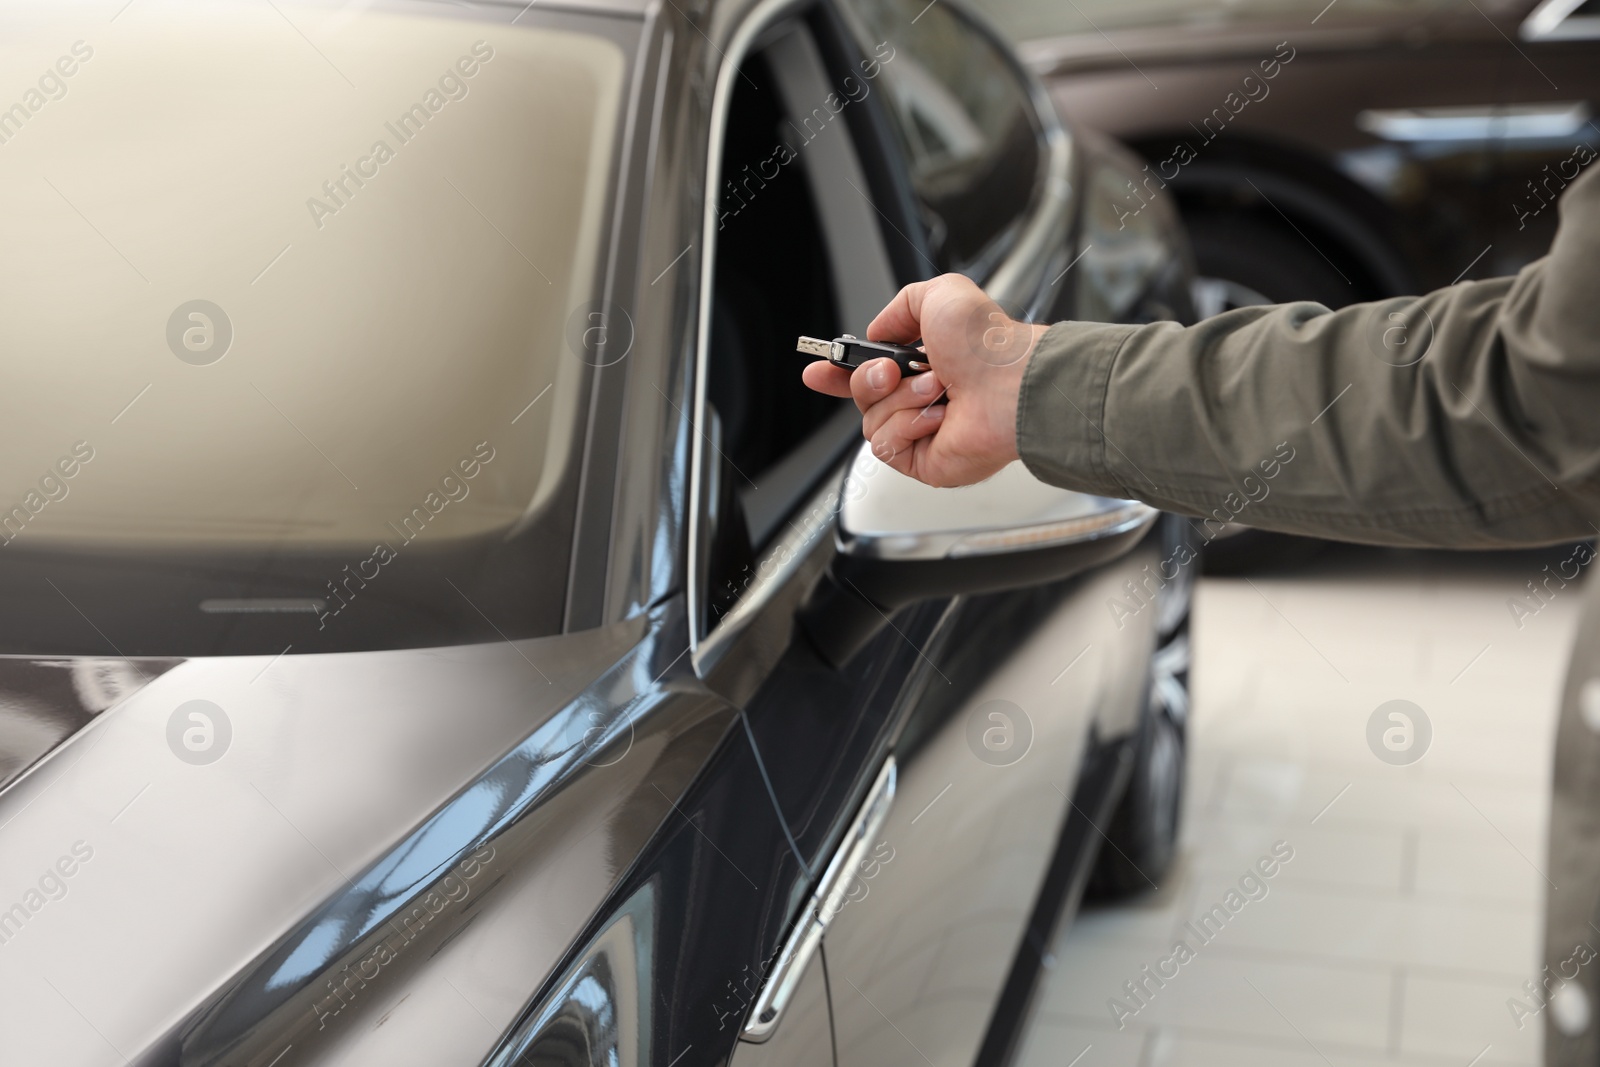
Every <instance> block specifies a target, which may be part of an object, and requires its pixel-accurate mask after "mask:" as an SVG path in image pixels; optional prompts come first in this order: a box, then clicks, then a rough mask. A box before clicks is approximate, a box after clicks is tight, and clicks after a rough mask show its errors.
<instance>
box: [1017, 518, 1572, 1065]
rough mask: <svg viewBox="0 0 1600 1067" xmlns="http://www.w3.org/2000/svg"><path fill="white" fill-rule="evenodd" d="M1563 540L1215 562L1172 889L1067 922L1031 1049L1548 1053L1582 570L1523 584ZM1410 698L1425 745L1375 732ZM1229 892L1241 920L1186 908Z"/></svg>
mask: <svg viewBox="0 0 1600 1067" xmlns="http://www.w3.org/2000/svg"><path fill="white" fill-rule="evenodd" d="M1562 558H1565V553H1563V552H1561V551H1560V550H1556V549H1550V550H1546V551H1543V552H1529V553H1516V554H1506V555H1497V556H1492V555H1459V554H1445V553H1411V552H1389V551H1380V550H1364V549H1352V548H1345V547H1342V546H1341V547H1338V548H1336V549H1334V550H1332V551H1331V552H1330V553H1328V554H1327V555H1325V556H1324V557H1322V558H1320V559H1319V560H1318V561H1316V562H1314V563H1312V564H1309V565H1307V566H1304V567H1301V568H1299V569H1298V570H1296V571H1294V572H1290V573H1283V574H1262V575H1258V576H1252V577H1250V578H1248V579H1242V578H1228V579H1210V578H1208V579H1205V580H1203V581H1202V583H1201V584H1200V586H1199V591H1198V594H1197V600H1196V607H1195V612H1196V614H1195V667H1194V679H1193V680H1194V710H1193V720H1192V723H1191V726H1190V734H1189V736H1190V744H1191V755H1190V764H1189V773H1190V779H1189V788H1188V794H1187V803H1188V810H1187V811H1186V813H1185V826H1184V831H1183V839H1184V844H1183V851H1182V856H1181V859H1180V860H1179V862H1178V863H1177V865H1176V866H1175V868H1174V870H1173V871H1172V872H1171V874H1170V875H1169V876H1168V877H1167V878H1166V879H1164V880H1163V884H1162V885H1161V886H1160V887H1159V890H1158V891H1152V892H1150V893H1149V894H1148V895H1147V896H1146V897H1144V898H1141V899H1139V900H1136V901H1134V902H1133V903H1131V904H1128V905H1123V906H1116V907H1102V908H1091V909H1086V910H1085V911H1084V912H1083V913H1082V914H1080V916H1079V917H1078V920H1077V921H1076V922H1075V923H1074V924H1072V925H1071V927H1070V928H1069V929H1066V930H1064V931H1062V933H1061V935H1060V936H1059V937H1058V939H1057V941H1056V944H1055V945H1054V946H1053V955H1054V962H1053V966H1052V967H1051V969H1050V970H1049V971H1048V972H1047V973H1046V975H1045V976H1044V977H1043V979H1042V988H1041V992H1040V997H1039V1001H1038V1004H1037V1007H1036V1010H1035V1015H1034V1018H1033V1020H1032V1021H1031V1023H1030V1029H1029V1032H1028V1035H1027V1037H1026V1040H1025V1045H1024V1049H1023V1054H1022V1057H1021V1063H1022V1064H1024V1065H1025V1067H1045V1065H1049V1067H1069V1065H1070V1067H1101V1065H1110V1064H1128V1065H1139V1067H1157V1065H1172V1064H1181V1065H1185V1067H1200V1065H1211V1064H1227V1065H1230V1067H1255V1065H1262V1067H1267V1065H1271V1067H1302V1065H1304V1067H1331V1065H1337V1067H1344V1065H1345V1064H1371V1063H1377V1062H1380V1061H1381V1062H1384V1063H1388V1064H1404V1065H1409V1064H1428V1065H1439V1067H1444V1065H1453V1067H1467V1064H1468V1063H1469V1062H1470V1063H1472V1064H1473V1065H1474V1067H1500V1065H1505V1064H1528V1065H1533V1064H1536V1063H1538V1060H1539V1048H1540V1036H1539V1034H1540V1022H1541V1020H1540V1019H1537V1018H1535V1019H1533V1020H1531V1021H1526V1020H1525V1022H1524V1025H1523V1027H1522V1028H1521V1029H1520V1030H1519V1029H1518V1027H1517V1025H1516V1021H1515V1020H1514V1018H1513V1014H1512V1012H1511V1010H1510V1009H1509V1008H1508V1006H1507V1001H1508V999H1509V998H1512V997H1522V996H1523V994H1522V989H1521V986H1522V983H1523V982H1524V981H1527V980H1529V979H1531V978H1534V977H1535V976H1536V975H1537V973H1538V971H1539V968H1540V966H1541V965H1542V961H1541V960H1539V958H1538V951H1537V941H1538V938H1539V930H1540V916H1541V913H1542V908H1543V899H1544V897H1543V892H1544V889H1545V888H1546V886H1545V879H1544V876H1543V875H1542V874H1541V873H1540V868H1542V867H1543V866H1544V850H1545V839H1544V834H1545V821H1546V816H1547V811H1548V805H1549V801H1548V795H1547V791H1548V787H1549V762H1550V743H1551V738H1552V736H1553V733H1554V726H1555V714H1556V704H1557V698H1558V695H1559V692H1560V684H1561V679H1562V674H1563V669H1564V665H1565V663H1566V658H1567V653H1568V650H1569V647H1570V644H1571V641H1572V636H1573V630H1574V627H1575V625H1576V621H1577V607H1578V603H1577V602H1578V594H1577V593H1576V591H1575V587H1574V588H1572V589H1569V590H1567V591H1565V592H1564V593H1563V594H1561V595H1560V596H1558V597H1557V598H1556V599H1555V600H1554V601H1553V602H1552V603H1550V604H1549V605H1548V606H1546V607H1545V608H1543V610H1541V611H1540V612H1539V613H1538V614H1537V615H1535V616H1533V617H1531V618H1525V619H1523V620H1522V622H1523V625H1522V627H1521V629H1520V630H1519V629H1518V627H1517V623H1516V620H1515V619H1514V618H1513V616H1512V614H1511V612H1510V610H1509V609H1508V607H1507V605H1506V600H1507V598H1508V597H1513V596H1515V595H1516V594H1517V593H1518V592H1520V591H1523V589H1524V583H1525V582H1527V581H1528V580H1529V579H1531V578H1534V577H1536V576H1539V577H1542V571H1541V568H1542V567H1543V566H1544V565H1545V564H1546V563H1552V564H1553V563H1554V562H1556V561H1558V560H1559V559H1562ZM1397 699H1398V700H1408V701H1411V702H1413V703H1414V704H1415V705H1417V706H1419V707H1420V708H1421V709H1423V713H1424V714H1425V715H1426V717H1427V720H1428V722H1429V723H1431V728H1432V737H1431V741H1430V742H1428V743H1427V750H1426V754H1425V755H1424V756H1423V757H1422V758H1421V759H1419V760H1417V761H1415V762H1413V763H1411V764H1410V765H1403V766H1397V765H1391V764H1390V763H1389V762H1386V761H1385V760H1383V759H1380V758H1379V756H1378V755H1376V754H1375V752H1378V751H1384V744H1383V742H1382V741H1381V740H1377V741H1375V742H1374V743H1373V746H1369V742H1368V720H1369V717H1371V716H1372V715H1373V712H1374V711H1375V710H1376V709H1377V708H1378V707H1379V705H1382V704H1384V703H1385V702H1387V701H1390V700H1397ZM1402 710H1404V709H1402ZM1412 718H1413V719H1415V718H1417V717H1416V716H1412ZM1384 722H1385V723H1386V724H1387V723H1391V722H1394V723H1403V722H1404V720H1389V719H1387V718H1386V717H1385V718H1384ZM1400 728H1401V729H1402V733H1401V734H1397V735H1394V737H1393V739H1392V744H1391V746H1390V747H1398V748H1401V749H1402V753H1401V755H1400V756H1399V757H1396V756H1394V755H1393V754H1390V758H1391V759H1394V758H1404V755H1405V753H1404V751H1403V749H1404V745H1405V743H1406V740H1407V738H1406V736H1405V734H1404V732H1403V726H1402V727H1400ZM1423 733H1424V731H1423V730H1422V729H1421V728H1420V724H1413V726H1412V733H1411V737H1410V739H1409V740H1410V742H1411V744H1412V745H1414V746H1419V745H1420V744H1422V738H1423ZM1376 734H1377V736H1379V737H1380V738H1381V736H1382V729H1381V728H1380V729H1378V730H1376ZM1280 842H1281V844H1280ZM1275 846H1276V848H1277V849H1278V853H1279V857H1280V858H1281V856H1283V855H1286V854H1289V852H1290V850H1292V858H1290V859H1288V860H1287V861H1286V862H1281V863H1279V862H1276V861H1275V858H1274V857H1273V850H1274V847H1275ZM1262 860H1266V861H1267V862H1266V863H1265V864H1263V865H1262V867H1261V869H1264V870H1268V871H1271V872H1272V876H1271V877H1268V878H1263V877H1261V876H1260V870H1258V869H1257V864H1258V862H1259V861H1262ZM1252 872H1255V874H1254V876H1252ZM1241 879H1243V880H1244V883H1245V884H1244V887H1243V891H1241V892H1239V893H1237V894H1236V895H1235V896H1233V897H1232V899H1231V901H1230V900H1229V899H1228V894H1229V892H1230V891H1231V890H1236V889H1237V887H1239V885H1240V882H1241ZM1230 903H1231V904H1232V906H1233V907H1235V908H1236V909H1237V911H1236V912H1231V911H1230V910H1229V909H1228V908H1222V910H1221V911H1220V912H1219V913H1218V914H1220V915H1221V916H1223V917H1225V918H1226V922H1225V923H1224V922H1223V921H1221V920H1219V919H1213V920H1212V921H1211V922H1210V923H1208V924H1207V925H1206V926H1205V928H1204V930H1203V931H1200V932H1199V933H1198V934H1197V933H1196V932H1195V930H1196V928H1195V927H1186V926H1185V925H1184V924H1185V923H1186V922H1189V921H1191V920H1196V921H1197V920H1198V918H1199V916H1200V915H1201V914H1202V913H1209V912H1211V909H1212V908H1213V907H1216V906H1220V905H1224V904H1230ZM1180 937H1182V938H1184V939H1185V941H1186V943H1187V945H1188V946H1189V950H1188V951H1187V952H1186V953H1180V954H1175V953H1174V942H1175V941H1176V940H1178V939H1179V938H1180ZM1147 966H1148V967H1150V968H1152V970H1151V972H1150V974H1152V975H1154V976H1155V977H1154V978H1146V977H1145V972H1144V971H1143V970H1142V969H1143V968H1145V967H1147ZM1161 974H1167V975H1171V977H1169V978H1166V979H1161V978H1160V975H1161ZM1128 982H1134V983H1142V989H1143V998H1142V999H1136V998H1135V997H1133V996H1132V995H1130V993H1129V992H1128V991H1127V989H1125V988H1124V983H1128ZM1158 982H1160V983H1161V984H1160V985H1158V984H1157V983H1158ZM1113 998H1115V999H1116V1003H1113ZM1119 1022H1120V1024H1121V1026H1120V1028H1119ZM1475 1057H1476V1058H1475Z"/></svg>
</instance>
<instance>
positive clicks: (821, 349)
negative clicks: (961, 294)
mask: <svg viewBox="0 0 1600 1067" xmlns="http://www.w3.org/2000/svg"><path fill="white" fill-rule="evenodd" d="M795 351H797V352H802V353H804V354H806V355H808V356H815V357H817V358H818V359H825V360H827V361H828V362H829V363H832V364H833V365H834V366H836V367H843V368H844V369H845V370H850V371H853V370H855V369H856V368H857V367H859V366H861V365H862V364H863V363H866V362H867V361H868V360H873V359H878V358H879V357H882V356H887V357H888V358H890V359H892V360H894V361H895V362H896V363H897V364H899V366H900V375H901V376H902V377H907V376H910V375H912V374H921V373H922V372H923V371H925V370H930V369H932V368H931V367H930V366H929V364H928V363H927V362H926V360H927V358H928V354H927V353H926V352H919V351H918V350H917V349H915V348H910V347H907V346H906V345H892V344H889V343H887V342H885V341H863V340H861V339H860V338H859V337H855V336H852V335H851V334H848V333H847V334H844V335H842V336H839V337H835V338H834V339H833V340H831V341H824V340H821V339H820V338H816V337H802V338H800V340H799V342H798V343H797V344H796V345H795Z"/></svg>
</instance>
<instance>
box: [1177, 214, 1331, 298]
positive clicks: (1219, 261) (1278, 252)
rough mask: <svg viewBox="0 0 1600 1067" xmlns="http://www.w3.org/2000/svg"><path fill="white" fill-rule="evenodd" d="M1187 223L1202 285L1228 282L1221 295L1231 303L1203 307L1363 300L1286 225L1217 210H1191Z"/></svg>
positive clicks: (1314, 247)
mask: <svg viewBox="0 0 1600 1067" xmlns="http://www.w3.org/2000/svg"><path fill="white" fill-rule="evenodd" d="M1184 224H1185V228H1186V229H1187V230H1188V231H1189V243H1190V245H1191V246H1192V247H1193V249H1194V262H1195V273H1196V275H1198V277H1199V279H1200V280H1201V283H1202V286H1203V285H1204V283H1205V282H1206V281H1218V282H1222V283H1224V284H1225V286H1226V288H1224V290H1223V292H1222V294H1221V295H1222V298H1223V300H1224V302H1225V304H1226V305H1227V306H1225V307H1223V308H1221V309H1214V308H1213V309H1202V310H1228V309H1229V308H1231V307H1243V306H1246V305H1248V304H1251V303H1256V304H1282V303H1286V302H1288V301H1291V300H1315V301H1316V302H1317V303H1319V304H1324V305H1326V306H1328V307H1330V308H1341V307H1344V306H1345V305H1346V304H1353V303H1355V302H1356V301H1358V300H1360V299H1362V293H1361V291H1360V290H1359V289H1357V288H1356V287H1355V285H1353V284H1351V282H1350V281H1349V280H1347V279H1346V278H1345V277H1343V276H1342V275H1341V274H1340V273H1339V270H1338V269H1336V268H1335V267H1334V265H1333V264H1332V263H1330V262H1328V261H1327V260H1326V259H1324V258H1323V254H1322V253H1321V252H1319V251H1318V250H1317V248H1316V246H1315V245H1313V244H1312V243H1311V242H1310V241H1308V240H1307V239H1306V238H1304V237H1302V236H1301V235H1300V234H1298V233H1296V232H1295V231H1294V230H1293V229H1291V228H1289V226H1288V225H1287V224H1278V225H1274V224H1272V223H1270V222H1267V221H1264V220H1262V219H1261V218H1259V217H1257V216H1255V215H1251V214H1248V213H1242V212H1218V211H1197V212H1192V213H1191V214H1189V215H1186V216H1185V217H1184ZM1202 291H1203V290H1202ZM1197 295H1198V294H1197ZM1252 297H1255V298H1256V299H1251V298H1252Z"/></svg>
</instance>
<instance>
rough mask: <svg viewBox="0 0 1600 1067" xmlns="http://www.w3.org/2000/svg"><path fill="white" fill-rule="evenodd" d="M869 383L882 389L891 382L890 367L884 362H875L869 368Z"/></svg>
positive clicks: (875, 387)
mask: <svg viewBox="0 0 1600 1067" xmlns="http://www.w3.org/2000/svg"><path fill="white" fill-rule="evenodd" d="M867 384H868V385H870V386H872V387H873V388H874V389H882V388H883V387H884V386H886V385H888V384H889V369H888V368H887V367H885V366H884V365H883V364H882V363H874V364H873V365H872V366H870V367H868V368H867Z"/></svg>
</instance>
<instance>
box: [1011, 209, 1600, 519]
mask: <svg viewBox="0 0 1600 1067" xmlns="http://www.w3.org/2000/svg"><path fill="white" fill-rule="evenodd" d="M1589 184H1590V185H1591V187H1593V188H1595V190H1596V193H1597V194H1600V187H1596V186H1594V185H1593V183H1592V182H1591V183H1589ZM1568 244H1569V246H1571V247H1569V248H1566V249H1563V248H1560V247H1558V248H1557V250H1556V252H1555V253H1553V254H1552V257H1551V259H1550V260H1547V261H1544V262H1543V263H1541V264H1536V265H1534V266H1532V267H1530V268H1528V270H1526V271H1524V272H1523V274H1522V275H1519V276H1518V277H1517V278H1516V279H1495V280H1492V281H1487V282H1478V283H1469V284H1467V285H1461V286H1456V287H1453V288H1451V289H1447V290H1441V291H1439V292H1436V293H1432V294H1429V295H1428V296H1425V297H1422V298H1419V299H1417V300H1411V299H1409V298H1408V299H1401V300H1394V301H1384V302H1379V303H1376V304H1365V305H1358V306H1355V307H1350V308H1346V309H1343V310H1341V311H1338V312H1329V311H1327V310H1326V309H1325V308H1322V307H1320V306H1319V305H1315V304H1290V305H1283V306H1280V307H1275V308H1245V309H1240V310H1237V311H1233V312H1229V313H1227V314H1225V315H1220V316H1217V317H1215V318H1213V319H1209V320H1207V321H1206V322H1203V323H1201V324H1199V325H1197V326H1192V327H1188V328H1184V327H1180V326H1178V325H1177V324H1175V323H1156V324H1151V325H1148V326H1137V327H1129V326H1106V325H1096V324H1085V323H1064V324H1060V325H1058V326H1056V327H1053V328H1052V329H1051V330H1050V331H1049V332H1048V333H1047V334H1046V335H1045V336H1044V338H1043V339H1042V341H1041V343H1040V344H1039V346H1038V348H1037V350H1036V351H1035V352H1034V354H1033V357H1032V359H1031V360H1030V365H1029V367H1028V370H1027V373H1026V376H1025V378H1024V381H1023V385H1022V394H1021V397H1020V401H1019V405H1018V423H1017V445H1018V452H1019V453H1020V454H1021V455H1022V458H1023V460H1024V462H1026V463H1027V464H1028V466H1029V468H1030V469H1031V470H1033V471H1034V473H1035V474H1036V475H1038V476H1039V477H1041V478H1043V479H1044V480H1046V481H1049V482H1053V483H1055V484H1059V485H1063V486H1067V487H1069V488H1075V489H1080V490H1084V491H1089V492H1096V493H1102V494H1109V495H1117V496H1128V497H1134V498H1138V499H1141V500H1145V501H1147V502H1149V503H1151V504H1155V505H1157V506H1159V507H1162V508H1165V509H1168V510H1172V511H1176V512H1180V513H1183V514H1188V515H1193V516H1197V517H1202V518H1207V519H1210V520H1213V521H1212V522H1210V523H1208V524H1206V525H1205V527H1204V528H1206V529H1209V530H1212V531H1214V530H1215V529H1216V528H1217V526H1218V525H1219V524H1220V523H1221V522H1224V521H1228V522H1233V521H1237V522H1242V523H1246V524H1249V525H1252V526H1257V527H1262V528H1265V529H1275V530H1283V531H1289V532H1295V533H1305V534H1313V535H1320V536H1328V537H1336V538H1343V539H1348V540H1356V541H1367V542H1374V543H1384V544H1428V545H1440V546H1459V547H1469V546H1487V545H1513V544H1537V543H1547V542H1553V541H1560V540H1566V539H1572V538H1578V537H1587V536H1592V535H1593V534H1594V532H1595V530H1594V526H1593V525H1592V520H1594V519H1595V518H1596V513H1597V511H1600V507H1597V503H1600V479H1597V470H1596V466H1597V463H1600V350H1597V348H1596V344H1597V340H1600V322H1596V323H1594V324H1593V329H1592V330H1590V329H1586V328H1585V323H1584V317H1585V316H1586V315H1594V314H1596V311H1595V309H1594V308H1593V307H1592V306H1589V305H1593V304H1595V303H1596V301H1595V299H1594V298H1593V297H1592V296H1591V297H1588V298H1584V299H1583V300H1582V304H1581V306H1580V304H1579V303H1578V301H1579V297H1578V295H1577V294H1576V292H1575V291H1572V290H1570V289H1568V288H1564V287H1563V286H1562V285H1558V284H1552V283H1551V282H1549V281H1547V280H1546V279H1547V276H1548V275H1551V274H1553V273H1554V272H1555V271H1556V270H1558V269H1561V270H1566V271H1570V272H1572V273H1575V274H1578V275H1579V276H1587V277H1590V278H1591V279H1592V277H1593V273H1592V272H1593V268H1594V264H1595V263H1596V262H1600V249H1590V248H1589V247H1588V244H1587V242H1586V241H1569V242H1568ZM1558 245H1559V242H1558ZM1591 251H1593V252H1594V253H1595V256H1596V258H1593V259H1589V260H1588V262H1586V263H1582V264H1581V268H1580V267H1579V266H1578V261H1580V260H1582V259H1583V258H1584V257H1585V256H1586V255H1588V254H1589V253H1590V252H1591ZM1563 252H1565V253H1566V254H1565V255H1562V256H1561V261H1560V262H1558V261H1557V256H1558V255H1560V254H1561V253H1563ZM1591 284H1592V283H1591ZM1541 301H1545V302H1546V303H1545V305H1544V306H1541ZM1552 301H1557V302H1565V303H1566V306H1561V307H1556V308H1554V309H1552V308H1551V307H1550V306H1549V302H1552ZM1552 311H1556V312H1560V314H1559V315H1552V314H1551V312H1552ZM1396 313H1399V314H1401V315H1402V319H1400V320H1395V319H1391V318H1390V316H1391V315H1392V314H1396ZM1553 318H1554V319H1558V320H1559V322H1558V323H1557V325H1556V326H1555V327H1553V329H1554V330H1555V334H1554V335H1552V326H1551V324H1550V321H1549V320H1551V319H1553ZM1396 329H1401V330H1404V331H1405V333H1394V332H1390V333H1388V335H1387V338H1386V331H1394V330H1396ZM1428 333H1431V334H1432V337H1431V340H1430V339H1429V338H1428V337H1427V336H1426V335H1427V334H1428ZM1406 334H1409V336H1406ZM1401 340H1404V341H1405V343H1408V344H1410V345H1412V346H1413V348H1412V349H1411V350H1410V352H1408V351H1407V350H1406V349H1404V348H1403V346H1401V345H1400V344H1399V343H1398V342H1400V341H1401ZM1386 342H1387V343H1386ZM1419 345H1425V346H1426V351H1425V353H1423V356H1422V358H1421V359H1420V361H1415V362H1411V363H1410V365H1397V364H1403V363H1407V362H1409V361H1411V360H1412V359H1413V357H1412V355H1411V352H1416V351H1418V350H1419V349H1418V348H1417V347H1416V346H1419ZM1202 537H1204V535H1202Z"/></svg>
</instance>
